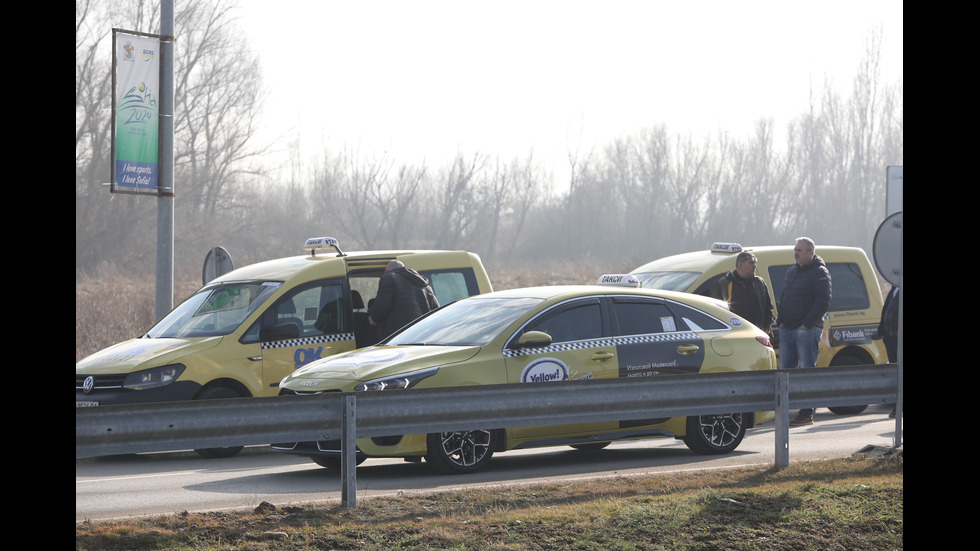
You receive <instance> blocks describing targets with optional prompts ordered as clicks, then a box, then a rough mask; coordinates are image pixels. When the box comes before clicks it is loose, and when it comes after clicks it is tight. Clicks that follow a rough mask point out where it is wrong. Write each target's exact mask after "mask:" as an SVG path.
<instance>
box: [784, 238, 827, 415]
mask: <svg viewBox="0 0 980 551" xmlns="http://www.w3.org/2000/svg"><path fill="white" fill-rule="evenodd" d="M815 253H816V245H814V243H813V240H812V239H810V238H809V237H799V238H797V239H796V246H795V247H794V248H793V258H795V259H796V264H795V265H793V266H790V268H789V270H787V271H786V283H785V284H784V285H783V292H782V298H781V299H780V301H779V318H778V320H777V323H778V325H779V367H780V368H782V369H791V368H795V367H815V366H816V365H817V355H818V354H819V352H820V336H821V333H822V332H823V317H824V314H826V313H827V311H828V310H829V309H830V298H831V294H832V286H831V281H830V272H829V271H828V270H827V266H826V265H825V264H824V261H823V259H821V258H820V257H819V256H817V255H816V254H815ZM812 424H813V409H809V408H808V409H801V410H800V413H799V415H797V416H796V418H795V419H793V420H792V421H790V426H794V427H798V426H803V425H812Z"/></svg>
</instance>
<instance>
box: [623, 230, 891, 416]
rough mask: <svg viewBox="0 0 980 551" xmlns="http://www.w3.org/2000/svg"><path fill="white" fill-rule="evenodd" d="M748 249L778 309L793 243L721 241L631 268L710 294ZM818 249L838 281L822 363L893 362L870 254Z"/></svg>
mask: <svg viewBox="0 0 980 551" xmlns="http://www.w3.org/2000/svg"><path fill="white" fill-rule="evenodd" d="M743 250H745V251H749V252H751V253H752V254H754V255H755V256H756V258H758V260H759V262H758V265H757V268H756V275H759V276H761V277H762V278H763V279H764V280H766V284H767V285H768V286H769V290H770V293H771V295H772V299H773V302H774V304H775V308H776V314H777V315H778V313H779V297H780V294H781V293H782V289H783V283H784V282H785V280H786V270H788V269H789V267H790V266H792V265H793V264H794V263H795V260H794V259H793V246H792V245H779V246H766V247H742V246H741V245H740V244H738V243H725V242H718V243H715V244H713V245H712V247H711V249H709V250H704V251H695V252H690V253H683V254H678V255H674V256H668V257H664V258H661V259H659V260H654V261H653V262H650V263H647V264H644V265H643V266H640V267H639V268H636V269H635V270H633V271H632V272H630V273H632V274H633V275H635V276H636V277H637V278H638V279H639V280H640V281H641V282H642V284H643V287H644V288H647V289H665V290H673V291H684V292H688V293H694V294H699V295H705V296H709V289H712V288H713V287H715V286H716V285H717V284H718V281H719V280H720V279H721V278H722V277H724V276H725V274H726V273H728V272H730V271H731V270H734V269H735V258H736V257H737V256H738V253H740V252H742V251H743ZM816 252H817V255H818V256H819V257H820V258H822V259H823V260H824V262H825V263H826V264H827V269H828V270H829V271H830V277H831V283H832V285H833V293H832V298H831V302H830V310H829V312H828V313H827V317H826V319H825V320H824V332H823V337H822V339H821V342H820V354H819V356H818V358H817V367H826V366H837V365H869V364H883V363H888V355H887V354H886V352H885V346H884V343H882V341H881V337H880V336H879V335H878V323H879V321H880V320H881V307H882V298H881V288H880V287H879V286H878V279H877V277H876V276H875V272H874V269H873V268H872V267H871V262H870V261H869V260H868V256H867V255H866V254H865V252H864V251H863V250H862V249H860V248H856V247H837V246H828V245H818V246H817V249H816ZM763 329H765V328H763ZM772 329H773V335H774V336H775V338H774V339H773V345H774V346H775V347H776V349H777V357H778V349H779V338H778V330H777V328H775V327H773V328H772ZM865 407H866V406H837V407H832V408H830V409H831V411H834V412H836V413H859V412H861V411H863V410H864V408H865Z"/></svg>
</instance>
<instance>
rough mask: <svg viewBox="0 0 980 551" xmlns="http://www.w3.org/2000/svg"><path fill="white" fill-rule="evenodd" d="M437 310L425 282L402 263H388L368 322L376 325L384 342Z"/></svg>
mask: <svg viewBox="0 0 980 551" xmlns="http://www.w3.org/2000/svg"><path fill="white" fill-rule="evenodd" d="M438 307H439V301H438V300H436V295H435V293H434V292H433V291H432V287H430V286H429V282H428V280H426V279H425V278H424V277H422V275H421V274H419V273H418V272H416V271H415V270H413V269H411V268H408V267H406V266H405V264H403V263H402V262H400V261H398V260H392V261H391V262H389V263H388V265H387V266H386V267H385V275H383V276H381V281H380V282H379V283H378V295H377V296H376V297H375V299H374V304H372V305H371V307H370V308H369V309H368V322H369V323H370V324H371V325H375V326H378V325H380V326H381V334H382V335H381V337H382V338H384V337H387V336H388V335H390V334H392V333H394V332H395V331H396V330H398V329H401V328H402V327H404V326H405V325H406V324H408V322H410V321H413V320H415V319H416V318H418V317H419V316H421V315H422V314H424V313H426V312H428V311H429V310H432V309H434V308H438Z"/></svg>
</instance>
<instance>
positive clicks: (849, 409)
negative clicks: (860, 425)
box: [827, 356, 868, 415]
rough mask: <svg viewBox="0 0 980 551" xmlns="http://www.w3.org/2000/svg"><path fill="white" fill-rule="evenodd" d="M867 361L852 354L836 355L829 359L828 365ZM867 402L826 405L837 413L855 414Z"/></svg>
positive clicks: (862, 408) (834, 365)
mask: <svg viewBox="0 0 980 551" xmlns="http://www.w3.org/2000/svg"><path fill="white" fill-rule="evenodd" d="M866 363H867V362H862V361H860V360H859V359H857V358H855V357H854V356H837V357H836V358H834V359H833V360H831V361H830V367H837V366H839V365H864V364H866ZM867 407H868V406H867V404H865V405H863V406H834V407H828V408H827V409H829V410H830V411H832V412H834V413H836V414H837V415H857V414H858V413H861V412H862V411H864V410H865V409H867Z"/></svg>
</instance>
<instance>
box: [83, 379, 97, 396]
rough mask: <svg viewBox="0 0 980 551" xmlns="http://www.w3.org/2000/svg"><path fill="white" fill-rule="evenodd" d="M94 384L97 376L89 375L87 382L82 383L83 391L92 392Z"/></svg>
mask: <svg viewBox="0 0 980 551" xmlns="http://www.w3.org/2000/svg"><path fill="white" fill-rule="evenodd" d="M94 386H95V377H92V376H91V375H89V376H88V377H85V382H83V383H82V392H84V393H85V394H88V393H89V392H92V387H94Z"/></svg>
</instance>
